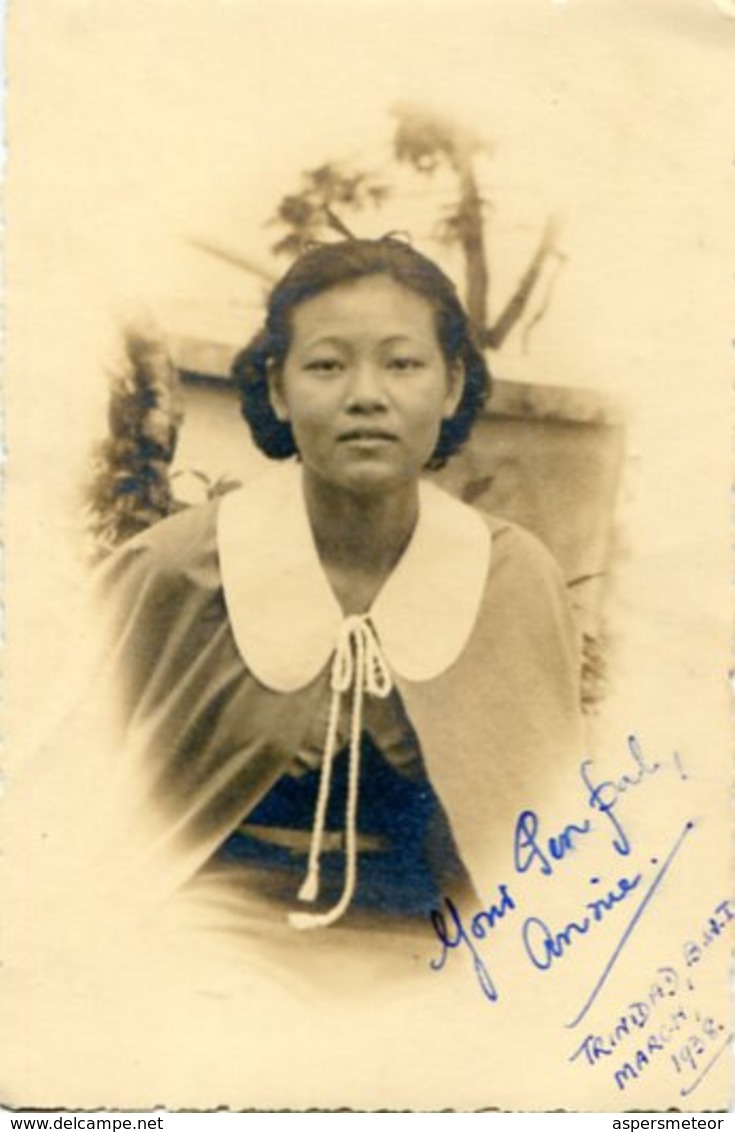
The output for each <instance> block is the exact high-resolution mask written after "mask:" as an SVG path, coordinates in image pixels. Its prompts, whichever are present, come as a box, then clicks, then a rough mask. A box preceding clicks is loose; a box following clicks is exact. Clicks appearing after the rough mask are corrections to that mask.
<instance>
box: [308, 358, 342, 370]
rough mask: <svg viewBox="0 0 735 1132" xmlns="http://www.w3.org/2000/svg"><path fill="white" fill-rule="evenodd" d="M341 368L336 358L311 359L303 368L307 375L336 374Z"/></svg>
mask: <svg viewBox="0 0 735 1132" xmlns="http://www.w3.org/2000/svg"><path fill="white" fill-rule="evenodd" d="M341 368H342V363H341V362H340V361H339V359H338V358H312V360H311V361H309V362H307V363H306V365H305V366H304V369H306V370H308V371H309V373H336V372H337V371H338V370H339V369H341Z"/></svg>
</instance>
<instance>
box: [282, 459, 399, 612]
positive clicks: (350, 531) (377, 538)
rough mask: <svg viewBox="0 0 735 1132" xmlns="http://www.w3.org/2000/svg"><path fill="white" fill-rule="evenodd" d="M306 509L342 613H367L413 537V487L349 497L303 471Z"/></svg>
mask: <svg viewBox="0 0 735 1132" xmlns="http://www.w3.org/2000/svg"><path fill="white" fill-rule="evenodd" d="M304 498H305V501H306V510H307V513H308V516H309V521H310V523H311V528H312V531H313V533H314V541H315V543H316V548H317V551H318V553H319V558H320V560H321V563H322V566H323V567H324V570H325V572H326V575H327V577H328V579H329V582H330V584H331V586H332V589H333V590H334V593H335V596H336V597H337V599H338V601H339V602H340V605H341V606H342V608H343V610H344V612H345V613H362V612H365V611H366V610H367V609H369V607H370V605H371V604H372V602H373V600H374V599H375V597H376V596H377V594H378V592H379V590H380V589H381V587H382V585H383V583H384V582H385V581H386V580H387V578H388V577H389V575H390V574H391V572H392V571H393V569H394V567H395V566H396V564H397V562H398V560H399V558H400V557H401V555H402V554H403V551H404V550H405V549H406V546H407V545H408V542H409V540H410V538H411V535H412V534H413V531H414V528H415V526H416V521H417V519H418V513H419V494H418V484H417V483H416V482H409V483H407V484H406V485H404V486H401V487H399V488H397V489H395V490H394V491H390V492H385V493H382V492H381V493H376V494H375V495H371V494H368V493H365V494H351V493H348V492H344V491H340V490H338V489H335V488H333V487H332V486H331V485H329V484H325V483H324V482H323V481H321V480H319V479H318V478H317V477H315V476H312V475H309V474H308V472H306V471H305V473H304Z"/></svg>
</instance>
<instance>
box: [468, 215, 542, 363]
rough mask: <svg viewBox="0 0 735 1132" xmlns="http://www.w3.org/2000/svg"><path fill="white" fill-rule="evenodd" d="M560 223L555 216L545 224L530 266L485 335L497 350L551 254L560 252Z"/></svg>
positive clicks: (485, 342)
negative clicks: (558, 247) (557, 240)
mask: <svg viewBox="0 0 735 1132" xmlns="http://www.w3.org/2000/svg"><path fill="white" fill-rule="evenodd" d="M557 235H558V224H557V221H556V219H555V218H554V217H550V218H549V219H548V220H547V221H546V224H545V226H544V230H543V232H542V234H541V239H540V240H539V244H538V247H537V248H536V252H535V253H534V255H533V258H532V259H531V262H530V263H529V265H528V267H527V268H526V270H525V272H524V273H523V275H522V277H521V279H520V281H519V283H518V286H517V287H516V289H515V291H514V292H513V294H512V295H511V297H510V299H509V300H508V302H507V303H506V305H505V307H504V308H503V310H502V311H501V312H500V314H499V315H498V317H497V319H496V320H495V322H494V323H493V325H492V326H488V327H487V329H486V330H485V333H484V335H483V343H484V345H485V346H490V347H491V348H492V349H494V350H497V349H499V347H500V346H502V344H503V342H504V341H505V339H506V338H507V337H508V335H509V334H510V332H511V330H512V329H513V327H514V326H515V324H516V323H517V322H518V320H519V318H520V317H521V315H522V314H523V312H524V310H525V309H526V306H527V304H528V300H529V299H530V297H531V294H532V292H533V289H534V287H535V286H536V284H537V282H538V279H539V276H540V275H541V271H542V269H543V266H544V264H545V263H546V260H547V259H548V258H549V256H551V255H556V254H558V251H557V247H556V238H557Z"/></svg>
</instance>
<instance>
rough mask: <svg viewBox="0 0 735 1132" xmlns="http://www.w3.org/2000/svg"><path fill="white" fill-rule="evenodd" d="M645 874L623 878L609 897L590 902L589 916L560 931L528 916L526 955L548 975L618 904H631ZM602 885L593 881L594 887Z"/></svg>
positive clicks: (593, 879)
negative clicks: (629, 898) (554, 965)
mask: <svg viewBox="0 0 735 1132" xmlns="http://www.w3.org/2000/svg"><path fill="white" fill-rule="evenodd" d="M642 879H643V878H642V874H641V873H636V874H635V876H633V877H621V878H620V880H619V881H618V883H617V886H616V888H613V889H610V891H609V892H608V893H607V895H606V896H602V897H600V898H598V899H597V900H590V901H588V902H587V903H586V904H585V908H586V909H588V912H583V913H582V914H581V915H579V916H578V917H577V918H576V919H573V920H569V921H567V923H566V924H565V925H564V927H562V928H561V929H560V930H558V931H555V930H552V929H551V928H550V927H549V926H548V924H546V923H545V922H544V921H543V920H541V919H540V918H539V917H538V916H528V917H527V918H526V920H525V921H524V923H523V929H522V932H521V935H522V938H523V946H524V948H525V951H526V955H527V956H528V958H529V959H530V960H531V962H532V964H533V965H534V967H536V968H537V970H539V971H548V970H549V968H550V967H551V966H552V964H553V963H554V962H555V960H557V959H563V958H564V956H565V955H566V953H567V951H569V949H570V948H571V947H572V946H573V945H574V942H575V940H576V939H577V938H578V937H579V936H583V935H587V933H588V932H589V931H590V930H591V929H592V928H593V927H594V926H595V924H599V923H600V922H601V921H602V920H604V919H605V916H606V914H607V913H608V912H610V911H611V910H612V909H613V908H614V907H615V905H616V904H620V903H622V901H623V900H627V898H628V897H629V896H630V894H631V892H634V891H635V890H636V888H637V887H638V885H639V884H640V882H641V880H642ZM598 881H599V877H593V878H592V883H596V882H598Z"/></svg>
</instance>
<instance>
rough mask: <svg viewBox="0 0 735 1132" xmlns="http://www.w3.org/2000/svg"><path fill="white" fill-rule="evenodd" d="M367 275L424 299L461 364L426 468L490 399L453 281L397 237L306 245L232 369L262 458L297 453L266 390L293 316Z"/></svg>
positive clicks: (459, 441) (451, 356) (441, 459)
mask: <svg viewBox="0 0 735 1132" xmlns="http://www.w3.org/2000/svg"><path fill="white" fill-rule="evenodd" d="M371 275H386V276H389V277H390V278H391V279H393V280H394V281H395V282H396V283H400V284H401V285H402V286H403V287H407V288H408V289H409V290H410V291H414V292H415V293H416V294H417V295H420V296H421V297H422V298H424V299H426V300H427V301H428V302H429V303H431V306H432V307H433V309H434V313H435V316H436V330H437V337H438V339H439V343H440V345H441V349H442V353H443V354H444V358H445V360H446V362H447V365H452V364H456V363H457V362H459V363H461V365H462V366H463V368H464V375H465V383H464V390H463V393H462V398H461V400H460V402H459V405H458V406H457V409H456V410H455V413H454V415H453V416H452V417H450V418H449V419H448V420H446V421H443V422H442V425H441V430H440V433H439V439H438V441H437V445H436V449H435V450H434V453H433V455H432V456H431V459H430V460H429V461H428V464H427V467H429V468H440V467H441V466H442V465H443V464H445V463H446V461H447V460H448V459H449V457H450V456H452V455H453V454H454V453H455V452H457V451H458V450H459V449H460V448H461V447H462V445H463V444H464V443H465V441H466V440H467V437H468V436H469V434H470V431H471V429H472V426H473V424H474V422H475V419H476V417H477V416H478V414H479V413H480V411H481V409H482V408H483V406H484V404H485V402H486V401H487V399H488V397H489V396H490V388H491V378H490V373H489V370H488V368H487V365H486V363H485V359H484V357H483V355H482V351H481V350H480V347H479V345H478V343H477V338H476V334H475V331H474V328H473V327H472V324H471V323H470V320H469V318H468V316H467V314H466V313H465V311H464V309H463V307H462V304H461V302H460V300H459V297H458V295H457V290H456V288H455V286H454V284H453V283H452V282H451V280H450V279H449V278H448V277H447V276H446V275H445V274H444V272H443V271H442V270H441V269H440V268H439V267H437V265H436V264H435V263H433V262H432V261H431V260H430V259H428V258H427V257H426V256H424V255H422V254H421V253H420V252H417V251H416V250H415V249H414V248H412V247H411V246H410V244H408V243H406V242H405V241H404V240H402V239H398V238H397V237H395V236H383V237H381V238H380V239H379V240H363V239H354V238H352V239H347V240H340V241H338V242H335V243H331V244H318V245H313V246H311V247H309V248H308V249H307V250H306V251H305V252H304V253H303V254H302V255H300V256H299V258H298V259H297V260H296V262H295V263H294V264H292V266H291V267H290V268H289V270H288V271H287V272H286V274H285V275H284V276H283V278H282V279H281V280H280V282H278V283H277V284H276V285H275V287H274V288H273V290H272V292H271V294H270V298H269V300H268V312H267V316H266V322H265V326H264V327H263V328H262V329H261V330H260V331H259V332H258V333H257V334H256V335H255V337H254V338H253V339H252V340H251V341H250V343H249V344H248V345H247V346H246V347H245V349H244V350H242V351H241V352H240V353H239V354H238V355H237V357H236V358H235V361H234V363H233V366H232V376H233V379H234V381H235V384H236V386H237V389H238V392H239V394H240V403H241V409H242V414H243V416H244V418H245V420H246V421H247V423H248V425H249V427H250V431H251V433H252V436H253V439H254V441H255V443H256V444H257V446H258V447H259V448H260V449H261V451H263V452H265V454H266V456H271V457H272V458H273V459H276V460H284V459H286V458H287V457H288V456H293V455H295V454H296V453H297V451H298V449H297V447H296V443H295V441H294V437H293V433H292V432H291V426H290V425H289V424H288V422H287V421H279V420H278V418H277V417H276V414H275V413H274V411H273V407H272V405H271V401H270V396H269V392H268V372H269V370H270V369H271V368H272V367H276V368H277V367H280V366H282V365H283V363H284V361H285V359H286V355H287V353H288V350H289V346H290V343H291V314H292V312H293V311H294V310H295V308H296V307H298V306H299V304H300V303H303V302H305V301H306V300H307V299H311V298H313V297H314V296H315V295H319V294H321V293H322V292H323V291H328V290H330V288H332V287H338V286H339V285H340V284H342V283H350V282H354V281H356V280H358V279H363V278H366V277H368V276H371Z"/></svg>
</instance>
